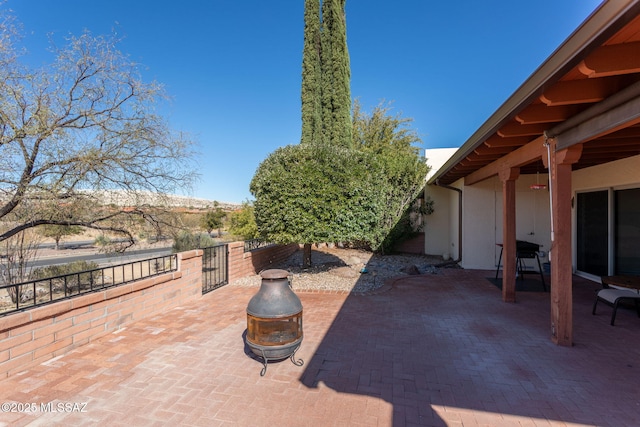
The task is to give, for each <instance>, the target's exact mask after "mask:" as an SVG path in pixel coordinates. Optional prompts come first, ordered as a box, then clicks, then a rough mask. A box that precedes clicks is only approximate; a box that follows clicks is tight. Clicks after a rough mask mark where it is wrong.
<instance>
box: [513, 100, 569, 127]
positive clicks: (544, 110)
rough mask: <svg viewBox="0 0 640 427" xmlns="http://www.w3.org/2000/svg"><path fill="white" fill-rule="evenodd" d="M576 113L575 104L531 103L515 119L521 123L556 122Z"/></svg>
mask: <svg viewBox="0 0 640 427" xmlns="http://www.w3.org/2000/svg"><path fill="white" fill-rule="evenodd" d="M576 113H577V108H576V106H575V105H558V106H548V105H546V104H533V105H530V106H528V107H527V108H525V109H524V110H523V111H521V112H520V113H519V114H518V115H517V116H516V120H517V121H518V122H519V123H521V124H523V125H532V124H538V123H558V122H563V121H565V120H567V119H568V118H569V117H571V116H572V115H574V114H576Z"/></svg>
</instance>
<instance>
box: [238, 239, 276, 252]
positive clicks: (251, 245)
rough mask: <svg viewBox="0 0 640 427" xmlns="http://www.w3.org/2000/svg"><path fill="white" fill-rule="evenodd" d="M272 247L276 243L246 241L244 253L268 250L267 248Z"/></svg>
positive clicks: (258, 240) (257, 240)
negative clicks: (262, 249) (261, 249)
mask: <svg viewBox="0 0 640 427" xmlns="http://www.w3.org/2000/svg"><path fill="white" fill-rule="evenodd" d="M272 245H274V243H271V242H264V241H262V240H260V239H251V240H245V241H244V251H245V252H251V251H255V250H256V249H260V248H266V247H267V246H272Z"/></svg>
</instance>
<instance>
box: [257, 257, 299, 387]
mask: <svg viewBox="0 0 640 427" xmlns="http://www.w3.org/2000/svg"><path fill="white" fill-rule="evenodd" d="M288 275H289V273H288V272H287V271H286V270H276V269H273V270H265V271H263V272H262V273H261V274H260V276H261V277H262V284H261V286H260V290H259V291H258V293H257V294H255V295H254V296H253V298H251V300H250V301H249V305H248V306H247V335H246V344H247V345H248V346H249V348H250V349H251V351H252V352H253V353H254V354H255V355H257V356H259V357H261V358H262V360H263V365H264V367H263V368H262V371H261V372H260V375H261V376H264V374H265V373H266V372H267V364H268V363H269V361H276V360H283V359H286V358H291V362H292V363H293V364H294V365H296V366H302V365H303V364H304V362H303V361H302V360H301V359H297V360H296V358H295V353H296V351H297V350H298V348H299V347H300V344H301V343H302V336H303V334H302V303H301V302H300V298H298V296H297V295H296V294H295V293H294V292H293V290H292V289H291V285H290V283H289V279H288Z"/></svg>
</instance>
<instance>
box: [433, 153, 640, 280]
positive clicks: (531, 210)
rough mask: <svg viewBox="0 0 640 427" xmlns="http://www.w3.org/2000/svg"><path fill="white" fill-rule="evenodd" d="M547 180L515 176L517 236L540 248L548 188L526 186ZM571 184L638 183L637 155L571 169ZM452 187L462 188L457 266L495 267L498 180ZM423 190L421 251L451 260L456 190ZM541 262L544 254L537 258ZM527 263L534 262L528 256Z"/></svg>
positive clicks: (547, 236) (546, 240) (545, 234)
mask: <svg viewBox="0 0 640 427" xmlns="http://www.w3.org/2000/svg"><path fill="white" fill-rule="evenodd" d="M547 180H548V175H547V174H546V173H545V174H542V173H541V174H539V175H538V176H536V175H521V176H520V177H519V178H518V180H517V181H516V239H517V240H526V241H529V242H533V243H537V244H539V245H541V247H540V250H541V251H544V252H545V253H548V252H549V248H550V245H551V216H550V213H549V210H550V208H549V189H548V188H547V189H545V190H532V189H531V188H530V185H531V184H535V183H547ZM572 183H573V193H574V194H575V192H577V191H584V190H597V189H604V188H616V189H618V188H634V187H640V156H635V157H630V158H627V159H623V160H619V161H616V162H611V163H607V164H604V165H600V166H594V167H591V168H587V169H580V170H578V171H575V172H574V173H573V175H572ZM452 186H453V187H457V188H462V194H463V209H462V212H463V221H462V228H463V239H462V246H463V247H462V261H461V266H462V267H463V268H468V269H481V270H494V269H495V268H496V266H497V263H498V256H499V254H500V248H499V247H498V246H496V244H497V243H502V183H501V182H500V180H499V179H498V177H493V178H491V179H487V180H485V181H483V182H480V183H478V184H474V185H473V186H468V187H464V186H463V181H462V180H459V181H458V182H456V183H454V184H453V185H452ZM425 194H426V195H428V196H430V197H431V198H432V199H433V200H434V213H433V214H432V215H429V216H427V217H426V225H425V252H426V253H427V254H432V255H442V254H443V253H445V252H447V253H449V254H450V256H451V257H452V258H453V259H456V258H457V257H458V256H459V254H458V247H457V245H458V205H457V201H458V193H457V192H455V191H452V190H449V189H445V188H441V187H436V186H428V187H427V189H426V190H425ZM573 223H574V224H575V218H574V221H573ZM574 228H575V226H574ZM574 236H575V231H574ZM545 261H547V259H546V258H544V259H541V260H540V262H545ZM527 265H529V266H530V267H534V264H533V262H532V261H531V260H529V261H527ZM535 267H536V268H537V265H535Z"/></svg>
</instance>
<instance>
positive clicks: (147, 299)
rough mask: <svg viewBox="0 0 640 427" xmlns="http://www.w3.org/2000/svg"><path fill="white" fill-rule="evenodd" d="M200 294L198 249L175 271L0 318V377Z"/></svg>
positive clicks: (180, 260) (183, 255)
mask: <svg viewBox="0 0 640 427" xmlns="http://www.w3.org/2000/svg"><path fill="white" fill-rule="evenodd" d="M201 296H202V251H201V250H194V251H188V252H183V253H180V254H178V270H177V271H175V272H171V273H167V274H163V275H160V276H156V277H151V278H148V279H142V280H139V281H137V282H133V283H130V284H127V285H122V286H117V287H113V288H109V289H106V290H104V291H100V292H95V293H90V294H87V295H83V296H79V297H75V298H71V299H68V300H63V301H59V302H55V303H52V304H48V305H44V306H41V307H37V308H34V309H31V310H26V311H23V312H18V313H13V314H10V315H8V316H4V317H0V379H1V378H5V377H7V376H9V375H12V374H15V373H17V372H20V371H23V370H24V369H26V368H28V367H30V366H34V365H37V364H40V363H42V362H45V361H47V360H49V359H51V358H53V357H56V356H60V355H63V354H65V353H68V352H69V351H71V350H73V349H74V348H76V347H79V346H81V345H84V344H87V343H89V342H91V341H93V340H95V339H97V338H99V337H101V336H103V335H105V334H108V333H110V332H113V331H115V330H117V329H119V328H121V327H122V326H123V325H125V324H127V323H130V322H133V321H136V320H140V319H143V318H145V317H148V316H151V315H154V314H156V313H160V312H166V311H167V310H169V309H171V308H173V307H176V306H179V305H181V304H184V303H185V302H187V301H190V300H194V299H197V298H200V297H201Z"/></svg>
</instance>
